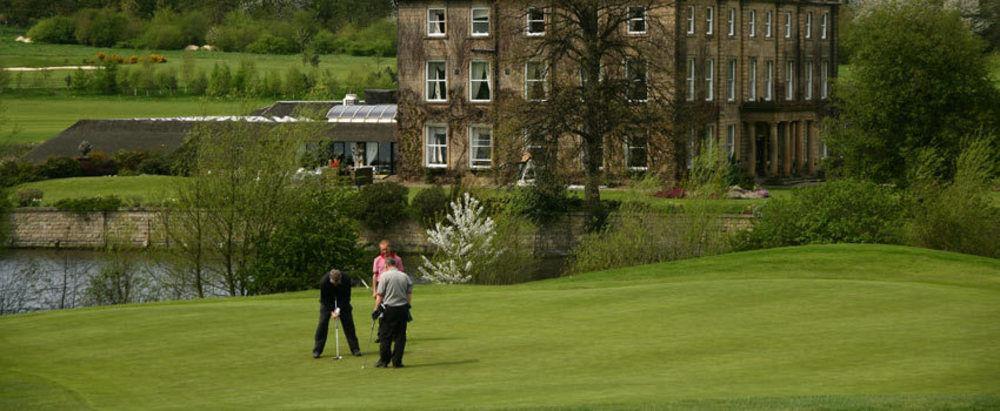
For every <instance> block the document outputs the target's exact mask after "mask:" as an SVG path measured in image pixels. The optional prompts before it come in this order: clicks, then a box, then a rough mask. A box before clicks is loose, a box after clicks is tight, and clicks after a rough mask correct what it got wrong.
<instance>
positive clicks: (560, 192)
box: [510, 181, 580, 224]
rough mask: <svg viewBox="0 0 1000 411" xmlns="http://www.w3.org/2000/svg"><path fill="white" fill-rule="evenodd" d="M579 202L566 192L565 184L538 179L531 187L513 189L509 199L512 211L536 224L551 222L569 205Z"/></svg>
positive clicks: (566, 209) (563, 212)
mask: <svg viewBox="0 0 1000 411" xmlns="http://www.w3.org/2000/svg"><path fill="white" fill-rule="evenodd" d="M574 203H575V204H574ZM579 204H580V201H579V199H576V198H571V197H569V196H568V195H567V194H566V187H565V186H563V185H561V184H558V183H555V182H553V183H550V184H545V183H543V182H540V181H538V182H536V184H535V185H533V186H531V187H525V188H518V189H515V190H513V192H512V193H511V200H510V207H511V209H512V210H513V211H514V212H516V213H517V214H519V215H523V216H526V217H528V218H529V219H531V220H532V221H533V222H535V223H538V224H545V223H548V222H551V221H553V220H555V219H556V218H557V217H559V216H561V215H563V214H565V213H566V211H569V209H570V208H571V207H573V206H577V207H579Z"/></svg>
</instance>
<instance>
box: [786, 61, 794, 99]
mask: <svg viewBox="0 0 1000 411" xmlns="http://www.w3.org/2000/svg"><path fill="white" fill-rule="evenodd" d="M785 100H788V101H792V100H795V62H794V61H789V62H788V63H787V64H785Z"/></svg>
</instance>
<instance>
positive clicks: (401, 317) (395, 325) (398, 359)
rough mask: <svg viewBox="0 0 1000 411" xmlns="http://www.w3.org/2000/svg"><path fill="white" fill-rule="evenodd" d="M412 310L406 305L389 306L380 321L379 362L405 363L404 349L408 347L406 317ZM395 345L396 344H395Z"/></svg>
mask: <svg viewBox="0 0 1000 411" xmlns="http://www.w3.org/2000/svg"><path fill="white" fill-rule="evenodd" d="M409 313H410V310H409V309H408V308H406V307H387V308H386V309H385V314H384V315H383V317H382V320H381V321H379V323H378V338H379V344H380V345H379V362H381V363H383V364H388V363H389V361H392V364H393V365H402V364H403V349H405V348H406V318H407V316H408V315H409ZM393 345H395V346H393Z"/></svg>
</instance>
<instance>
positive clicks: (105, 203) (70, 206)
mask: <svg viewBox="0 0 1000 411" xmlns="http://www.w3.org/2000/svg"><path fill="white" fill-rule="evenodd" d="M123 204H124V203H123V202H122V200H121V199H120V198H118V197H117V196H113V195H112V196H106V197H105V196H97V197H83V198H64V199H62V200H59V201H56V203H55V204H53V206H55V207H56V208H57V209H59V210H61V211H72V212H77V213H86V212H91V211H115V210H118V209H119V208H122V205H123Z"/></svg>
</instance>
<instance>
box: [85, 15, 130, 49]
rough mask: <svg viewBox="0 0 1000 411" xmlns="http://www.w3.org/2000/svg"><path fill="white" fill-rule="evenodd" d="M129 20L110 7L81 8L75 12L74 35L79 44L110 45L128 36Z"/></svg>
mask: <svg viewBox="0 0 1000 411" xmlns="http://www.w3.org/2000/svg"><path fill="white" fill-rule="evenodd" d="M128 29H129V21H128V18H127V17H125V15H124V14H122V13H119V12H117V11H115V10H112V9H83V10H80V11H79V12H78V13H77V14H76V31H75V32H74V36H75V37H76V41H77V42H78V43H80V44H87V45H90V46H95V47H111V46H114V45H115V44H116V43H118V42H119V41H121V40H124V39H126V38H129V36H128Z"/></svg>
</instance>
